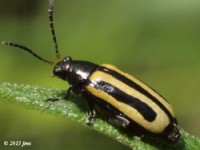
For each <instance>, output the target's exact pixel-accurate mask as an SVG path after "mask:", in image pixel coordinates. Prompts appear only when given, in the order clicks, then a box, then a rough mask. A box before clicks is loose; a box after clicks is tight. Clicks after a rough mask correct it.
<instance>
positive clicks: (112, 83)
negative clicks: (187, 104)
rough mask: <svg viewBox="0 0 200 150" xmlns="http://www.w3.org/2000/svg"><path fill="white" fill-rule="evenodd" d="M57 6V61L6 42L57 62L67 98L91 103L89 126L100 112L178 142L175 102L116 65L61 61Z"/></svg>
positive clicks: (56, 73) (56, 70) (124, 125)
mask: <svg viewBox="0 0 200 150" xmlns="http://www.w3.org/2000/svg"><path fill="white" fill-rule="evenodd" d="M53 7H54V0H50V1H49V10H48V11H49V21H50V27H51V33H52V36H53V41H54V44H55V52H56V58H57V62H52V61H48V60H46V59H44V58H42V57H40V56H39V55H37V54H36V53H35V52H33V51H32V50H31V49H29V48H27V47H25V46H22V45H19V44H16V43H12V42H2V44H3V45H9V46H13V47H17V48H19V49H21V50H24V51H27V52H29V53H31V54H32V55H33V56H34V57H36V58H37V59H39V60H41V61H43V62H46V63H48V64H50V65H54V66H55V67H54V69H53V73H52V76H57V77H59V78H61V79H63V80H65V81H68V83H69V84H70V85H71V87H70V88H69V89H68V90H67V94H66V96H65V97H64V99H66V98H67V97H68V96H69V94H70V92H71V91H72V92H73V93H75V94H79V95H81V96H82V97H83V98H84V99H85V100H86V102H87V104H88V106H89V107H88V108H89V111H88V119H87V124H88V125H92V124H93V123H94V118H95V116H96V111H97V112H98V113H99V114H103V116H104V117H105V118H106V119H107V120H108V121H109V122H110V123H111V124H113V125H114V126H117V127H121V128H124V129H125V130H127V131H133V132H134V133H136V134H137V135H140V136H141V137H143V136H145V135H151V136H153V137H158V138H161V139H164V140H165V141H167V142H169V143H177V142H178V140H179V138H180V132H179V129H178V126H177V121H176V118H175V114H174V111H173V109H172V107H171V105H170V104H169V103H168V102H167V101H166V100H165V99H164V98H163V97H162V96H161V95H159V94H158V93H157V92H155V91H154V90H153V89H151V88H150V87H149V86H147V85H145V84H144V83H143V82H141V81H140V80H138V79H137V78H135V77H133V76H131V75H129V74H127V73H124V72H123V71H121V70H119V69H118V68H116V67H115V66H113V65H109V64H102V65H97V64H94V63H91V62H88V61H80V60H73V59H72V58H71V57H69V56H67V57H65V58H64V59H62V60H61V58H60V54H59V50H58V44H57V40H56V36H55V30H54V23H53ZM59 99H60V98H58V99H49V100H51V101H56V100H59Z"/></svg>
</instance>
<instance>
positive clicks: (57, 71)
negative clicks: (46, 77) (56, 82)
mask: <svg viewBox="0 0 200 150" xmlns="http://www.w3.org/2000/svg"><path fill="white" fill-rule="evenodd" d="M71 62H72V58H71V57H65V58H64V59H62V60H61V61H59V62H58V63H57V64H56V65H55V67H54V69H53V74H52V76H57V77H59V78H61V79H63V80H65V81H68V72H69V68H70V64H71Z"/></svg>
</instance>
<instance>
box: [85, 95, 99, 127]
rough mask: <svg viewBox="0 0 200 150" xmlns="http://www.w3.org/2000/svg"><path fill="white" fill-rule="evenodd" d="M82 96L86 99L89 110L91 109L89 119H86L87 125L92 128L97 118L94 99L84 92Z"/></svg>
mask: <svg viewBox="0 0 200 150" xmlns="http://www.w3.org/2000/svg"><path fill="white" fill-rule="evenodd" d="M82 95H83V96H84V98H85V100H86V102H87V104H88V108H89V111H88V117H87V119H86V124H87V125H89V126H91V125H93V124H94V118H95V117H96V111H95V109H94V104H93V103H92V102H91V100H92V97H91V96H90V95H89V94H88V93H86V92H84V93H83V94H82Z"/></svg>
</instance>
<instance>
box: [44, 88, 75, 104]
mask: <svg viewBox="0 0 200 150" xmlns="http://www.w3.org/2000/svg"><path fill="white" fill-rule="evenodd" d="M71 91H72V87H69V88H68V90H67V92H66V94H65V96H64V97H59V98H48V99H46V101H47V102H59V101H62V100H66V99H68V98H69V95H70V94H71Z"/></svg>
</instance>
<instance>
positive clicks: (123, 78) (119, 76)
mask: <svg viewBox="0 0 200 150" xmlns="http://www.w3.org/2000/svg"><path fill="white" fill-rule="evenodd" d="M98 70H99V71H102V72H105V73H107V74H109V75H111V76H113V77H114V78H116V79H118V80H119V81H121V82H123V83H125V84H127V85H128V86H130V87H132V88H134V89H135V90H137V91H138V92H140V93H142V94H144V95H145V96H146V97H148V98H149V99H151V100H152V101H153V102H155V103H156V104H157V105H158V106H159V107H160V108H161V109H162V110H163V111H164V112H165V113H166V114H167V116H168V117H169V118H170V120H173V121H175V122H176V119H175V118H174V117H173V116H172V115H171V113H170V112H169V111H168V109H167V108H166V107H165V106H164V105H163V104H162V103H161V102H160V101H159V100H158V99H156V97H154V96H153V95H152V94H151V93H149V92H148V91H147V90H145V89H144V88H143V87H141V86H140V85H138V84H137V83H135V82H134V81H132V80H130V79H128V78H127V77H126V76H124V75H122V74H120V73H118V72H116V71H114V70H111V69H109V68H106V67H104V66H99V67H98Z"/></svg>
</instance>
